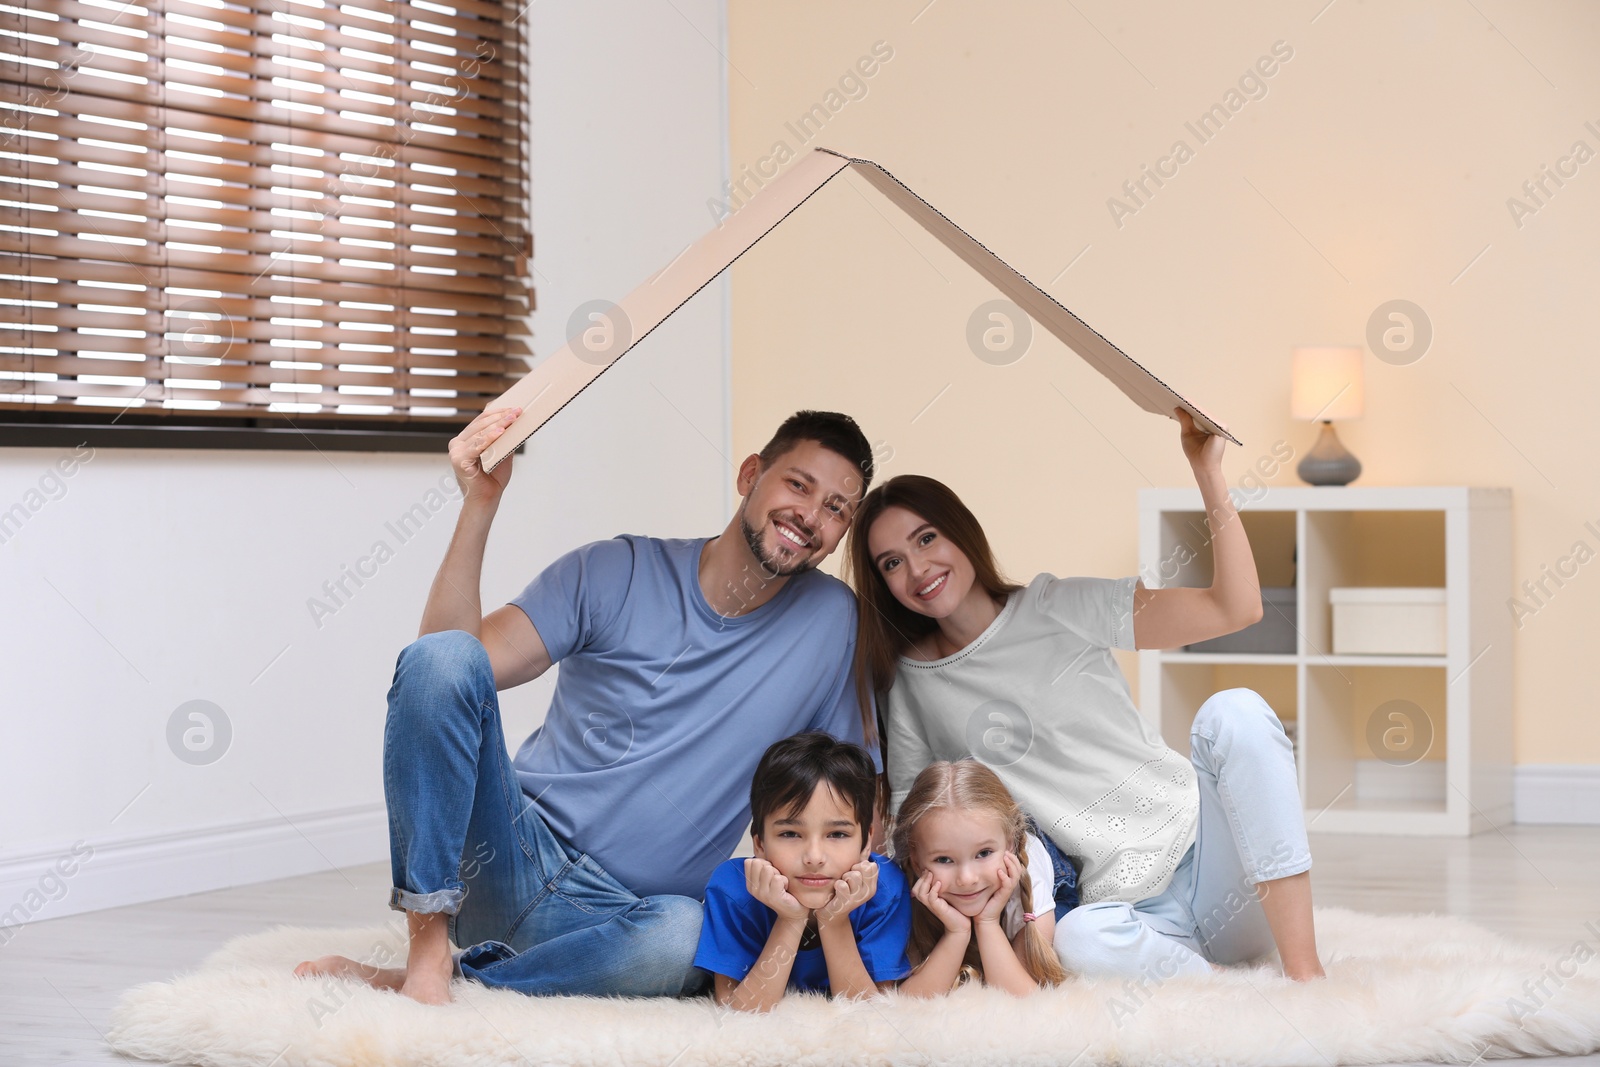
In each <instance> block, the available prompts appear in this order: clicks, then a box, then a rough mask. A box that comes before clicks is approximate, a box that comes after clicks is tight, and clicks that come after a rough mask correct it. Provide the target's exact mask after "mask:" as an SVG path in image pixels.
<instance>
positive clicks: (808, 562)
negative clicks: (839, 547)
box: [739, 505, 816, 578]
mask: <svg viewBox="0 0 1600 1067" xmlns="http://www.w3.org/2000/svg"><path fill="white" fill-rule="evenodd" d="M748 508H749V505H746V506H745V507H744V508H741V509H740V510H739V529H740V530H741V531H743V532H744V543H745V544H747V545H749V546H750V554H751V555H753V556H755V558H756V562H757V563H759V564H761V569H762V571H763V572H764V574H765V576H766V577H768V578H793V577H794V576H795V575H797V574H804V573H805V572H806V571H808V570H811V569H812V568H813V567H815V566H816V562H815V561H816V555H815V554H814V553H813V554H812V555H811V556H809V557H807V558H806V559H803V560H800V561H799V562H797V563H790V564H787V565H785V564H782V563H779V562H778V560H777V559H776V558H775V557H774V556H773V554H772V553H770V552H768V551H767V546H766V545H765V544H763V543H762V541H761V531H760V530H758V529H756V528H755V527H754V526H751V525H750V519H749V517H748V516H747V514H746V512H747V511H748ZM778 536H779V537H782V536H783V535H782V534H778Z"/></svg>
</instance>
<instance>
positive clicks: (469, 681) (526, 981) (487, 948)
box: [383, 630, 706, 996]
mask: <svg viewBox="0 0 1600 1067" xmlns="http://www.w3.org/2000/svg"><path fill="white" fill-rule="evenodd" d="M383 788H384V797H385V799H386V801H387V802H388V806H389V857H390V865H391V867H392V869H393V875H394V886H395V888H394V891H393V893H392V895H391V897H390V901H389V905H390V907H392V908H395V909H397V910H403V911H411V912H419V913H423V912H445V913H447V914H449V916H450V920H449V932H450V940H451V941H453V942H454V943H455V944H457V945H461V946H467V947H466V948H465V950H464V951H463V952H462V953H461V954H460V956H459V957H458V959H457V968H458V970H459V971H460V973H461V974H462V975H464V976H466V977H468V978H475V979H477V980H478V981H480V982H482V983H484V984H485V985H491V986H502V987H505V988H508V989H515V990H517V991H519V992H522V993H552V994H553V993H571V994H591V995H608V994H610V995H622V996H662V995H666V996H675V995H681V994H688V993H693V992H697V991H699V990H700V989H701V988H702V987H703V986H704V984H705V981H706V975H705V973H704V972H702V971H699V970H696V969H695V968H694V966H693V961H694V953H695V948H696V946H697V945H698V943H699V939H700V917H701V906H700V902H699V901H697V900H693V899H691V898H689V897H680V896H651V897H639V896H636V895H635V894H634V893H633V892H631V891H630V890H629V889H628V888H627V887H626V886H624V885H622V883H620V882H618V881H617V880H616V879H615V878H613V877H611V875H609V874H607V873H606V872H605V871H604V870H603V869H602V868H601V867H600V865H599V864H598V863H596V862H595V861H594V860H592V859H590V858H589V857H588V856H587V855H585V854H583V853H581V852H579V851H578V850H577V849H575V848H573V847H572V846H571V845H569V844H567V843H566V842H564V841H562V840H560V839H559V838H558V837H556V835H555V834H554V833H552V832H551V830H550V828H549V826H547V825H546V824H545V821H544V819H543V818H542V817H540V815H539V813H538V811H537V810H536V809H535V808H534V806H533V803H532V802H531V801H530V800H529V799H528V798H527V797H526V796H524V795H523V792H522V788H521V786H520V785H519V784H518V781H517V777H516V775H515V774H514V773H513V771H512V768H511V759H510V757H509V756H507V754H506V740H505V728H504V727H503V726H502V725H501V722H500V702H499V698H498V696H497V694H496V692H495V685H494V673H493V671H492V670H491V668H490V666H489V656H488V653H486V652H485V651H484V648H483V645H482V644H481V643H480V642H479V641H478V639H477V638H475V637H473V636H472V635H471V634H468V633H465V632H464V631H461V630H448V631H444V632H442V633H434V634H428V635H426V636H424V637H421V638H418V639H417V640H416V641H415V642H413V643H412V644H410V645H408V646H407V647H406V648H405V649H404V650H403V651H402V652H401V653H400V659H399V662H398V663H397V664H396V666H395V672H394V684H393V685H392V686H391V687H390V689H389V717H388V721H387V723H386V725H385V727H384V734H383ZM645 815H646V813H644V812H636V811H635V812H626V811H616V812H608V813H607V815H606V817H607V818H616V819H625V818H640V817H644V816H645Z"/></svg>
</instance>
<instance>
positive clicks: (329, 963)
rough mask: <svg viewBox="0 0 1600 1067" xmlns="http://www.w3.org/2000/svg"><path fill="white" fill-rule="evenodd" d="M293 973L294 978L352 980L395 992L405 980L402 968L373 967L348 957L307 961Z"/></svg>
mask: <svg viewBox="0 0 1600 1067" xmlns="http://www.w3.org/2000/svg"><path fill="white" fill-rule="evenodd" d="M294 973H295V977H296V978H353V979H355V980H357V981H360V982H365V983H367V984H368V985H369V986H371V987H372V988H373V989H389V990H394V991H396V992H398V991H399V989H400V987H401V986H402V985H403V984H404V983H405V980H406V969H405V968H404V967H374V966H373V965H372V964H370V963H361V962H359V961H357V960H353V959H351V958H350V957H348V956H323V957H322V958H320V959H315V960H307V961H306V962H304V963H302V964H301V965H300V966H298V967H296V968H295V969H294Z"/></svg>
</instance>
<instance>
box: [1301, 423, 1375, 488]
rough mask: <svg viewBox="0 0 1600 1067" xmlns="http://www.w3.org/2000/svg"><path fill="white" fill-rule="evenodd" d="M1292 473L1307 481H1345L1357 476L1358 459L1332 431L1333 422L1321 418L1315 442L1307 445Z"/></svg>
mask: <svg viewBox="0 0 1600 1067" xmlns="http://www.w3.org/2000/svg"><path fill="white" fill-rule="evenodd" d="M1295 473H1296V474H1298V475H1299V476H1300V480H1301V481H1302V482H1306V483H1308V484H1310V485H1349V484H1350V483H1351V482H1353V481H1355V480H1356V479H1357V478H1359V477H1360V476H1361V461H1360V460H1359V459H1357V458H1356V457H1354V456H1352V455H1351V454H1350V452H1349V450H1348V449H1346V448H1345V447H1344V443H1343V442H1342V441H1340V440H1339V435H1338V434H1337V433H1335V432H1334V429H1333V423H1331V422H1329V421H1328V420H1326V419H1324V420H1323V422H1322V433H1321V434H1319V435H1318V436H1317V443H1316V444H1315V445H1312V446H1311V451H1310V452H1307V453H1306V457H1305V458H1304V459H1302V460H1301V461H1300V465H1299V466H1298V467H1296V468H1295Z"/></svg>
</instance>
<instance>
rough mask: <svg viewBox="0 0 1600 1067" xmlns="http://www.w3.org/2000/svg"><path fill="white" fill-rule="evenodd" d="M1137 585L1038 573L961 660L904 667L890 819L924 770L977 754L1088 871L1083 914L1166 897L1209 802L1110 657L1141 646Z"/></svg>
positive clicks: (896, 694)
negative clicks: (1099, 906)
mask: <svg viewBox="0 0 1600 1067" xmlns="http://www.w3.org/2000/svg"><path fill="white" fill-rule="evenodd" d="M1138 581H1139V579H1138V576H1137V575H1132V576H1129V577H1126V578H1057V577H1055V576H1054V575H1050V574H1041V575H1039V576H1038V577H1036V578H1034V580H1033V581H1031V582H1029V583H1028V585H1027V587H1026V588H1023V589H1019V590H1017V591H1016V592H1014V593H1012V594H1011V596H1010V598H1009V599H1008V600H1007V601H1006V605H1005V607H1004V608H1002V609H1001V611H1000V614H999V615H998V616H996V618H995V620H994V622H993V623H991V624H990V625H989V627H988V629H986V630H984V632H983V633H982V634H980V635H979V636H978V638H977V639H976V640H974V641H973V642H972V643H971V644H970V645H968V646H967V647H966V648H964V649H962V650H961V651H959V652H957V653H955V654H953V655H950V656H946V657H944V658H943V659H939V660H932V661H924V660H915V659H911V658H909V657H901V659H900V666H899V670H898V671H897V672H896V675H895V683H894V686H893V687H892V688H891V689H890V690H889V698H888V702H887V704H886V705H885V714H886V719H887V739H888V747H889V752H888V761H887V762H888V770H889V784H890V791H891V806H892V809H893V810H895V811H898V810H899V809H900V804H901V802H902V801H904V800H905V796H906V793H908V792H909V791H910V789H911V783H912V780H913V779H915V778H916V776H917V772H918V771H920V770H921V769H922V768H923V767H925V766H926V765H927V764H929V763H930V762H932V761H934V760H940V759H944V760H956V759H961V758H962V757H963V756H968V755H971V756H974V757H976V758H977V759H979V760H980V761H982V762H983V763H985V764H987V765H988V766H990V767H991V768H993V770H994V771H995V773H996V774H998V775H999V776H1000V779H1001V781H1003V782H1004V783H1005V785H1006V788H1008V789H1009V790H1010V791H1011V794H1012V796H1014V797H1015V798H1016V800H1017V803H1019V804H1020V805H1022V808H1023V810H1024V811H1026V812H1028V813H1029V814H1031V815H1032V816H1033V817H1034V819H1035V820H1036V821H1037V822H1038V824H1039V826H1040V827H1041V828H1042V829H1043V830H1044V831H1045V832H1046V833H1048V834H1049V835H1050V837H1051V839H1052V840H1054V841H1055V843H1056V845H1057V846H1058V847H1060V849H1061V850H1062V851H1063V852H1065V853H1066V854H1067V855H1068V856H1070V857H1072V858H1073V859H1074V861H1076V862H1077V863H1078V864H1079V866H1080V871H1079V876H1078V886H1079V891H1080V893H1081V899H1082V903H1084V904H1092V903H1094V902H1096V901H1100V900H1122V901H1128V902H1135V901H1140V900H1144V899H1146V898H1148V897H1153V896H1155V895H1156V894H1158V893H1160V892H1161V891H1162V890H1163V889H1165V888H1166V887H1167V883H1168V882H1170V881H1171V879H1172V874H1173V871H1174V870H1176V869H1177V866H1178V861H1179V860H1181V859H1182V858H1183V854H1184V853H1185V852H1186V851H1187V850H1188V848H1189V846H1190V844H1192V843H1193V841H1194V834H1195V825H1196V821H1197V817H1198V815H1199V810H1200V796H1199V790H1198V787H1197V785H1196V781H1195V772H1194V767H1193V765H1192V764H1191V763H1190V762H1189V760H1188V758H1187V757H1185V756H1183V755H1180V754H1179V753H1177V752H1175V751H1173V750H1172V749H1171V748H1170V747H1168V746H1167V744H1166V743H1165V742H1164V741H1163V740H1162V739H1161V735H1160V734H1159V733H1158V732H1157V731H1156V729H1155V727H1154V726H1153V725H1152V724H1151V723H1150V722H1149V721H1148V720H1146V719H1145V717H1144V716H1143V715H1141V714H1140V713H1139V709H1138V708H1137V707H1135V706H1134V703H1133V697H1132V694H1131V693H1130V692H1129V691H1128V682H1127V679H1126V678H1124V677H1123V675H1122V670H1121V668H1120V667H1119V666H1118V665H1117V661H1116V659H1115V658H1114V657H1113V656H1112V655H1111V649H1113V648H1122V649H1132V648H1133V589H1134V586H1135V585H1136V584H1137V583H1138Z"/></svg>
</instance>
